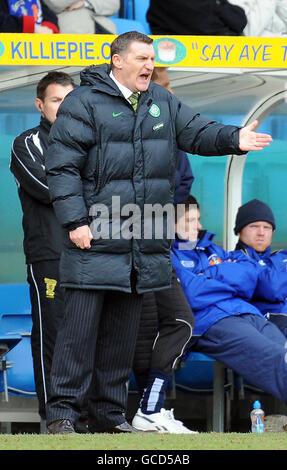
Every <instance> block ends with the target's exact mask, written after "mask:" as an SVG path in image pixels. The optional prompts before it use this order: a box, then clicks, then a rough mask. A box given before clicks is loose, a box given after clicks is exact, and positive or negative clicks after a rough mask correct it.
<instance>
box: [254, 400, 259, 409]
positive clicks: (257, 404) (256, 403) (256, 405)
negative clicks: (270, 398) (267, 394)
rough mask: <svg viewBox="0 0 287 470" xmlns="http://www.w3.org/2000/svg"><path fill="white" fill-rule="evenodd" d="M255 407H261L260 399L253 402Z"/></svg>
mask: <svg viewBox="0 0 287 470" xmlns="http://www.w3.org/2000/svg"><path fill="white" fill-rule="evenodd" d="M253 408H261V403H260V401H259V400H256V401H255V402H254V404H253Z"/></svg>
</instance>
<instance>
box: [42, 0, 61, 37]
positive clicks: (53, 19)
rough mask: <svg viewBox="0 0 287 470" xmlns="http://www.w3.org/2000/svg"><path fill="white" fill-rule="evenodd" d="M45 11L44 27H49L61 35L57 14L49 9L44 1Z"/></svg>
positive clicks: (43, 7)
mask: <svg viewBox="0 0 287 470" xmlns="http://www.w3.org/2000/svg"><path fill="white" fill-rule="evenodd" d="M41 5H42V10H43V21H42V26H47V27H49V28H51V29H52V30H53V32H54V33H59V27H58V18H57V16H56V15H55V13H54V12H53V11H52V10H50V8H48V6H47V5H46V4H45V3H44V2H43V1H42V3H41Z"/></svg>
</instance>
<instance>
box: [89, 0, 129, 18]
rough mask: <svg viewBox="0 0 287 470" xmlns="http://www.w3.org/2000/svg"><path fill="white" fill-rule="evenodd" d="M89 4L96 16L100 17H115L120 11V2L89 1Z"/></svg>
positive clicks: (111, 0) (115, 0)
mask: <svg viewBox="0 0 287 470" xmlns="http://www.w3.org/2000/svg"><path fill="white" fill-rule="evenodd" d="M89 3H90V4H91V5H92V7H93V8H94V10H95V14H96V15H99V16H113V15H115V14H116V13H117V12H118V11H119V9H120V6H121V5H120V0H108V1H105V2H103V0H89Z"/></svg>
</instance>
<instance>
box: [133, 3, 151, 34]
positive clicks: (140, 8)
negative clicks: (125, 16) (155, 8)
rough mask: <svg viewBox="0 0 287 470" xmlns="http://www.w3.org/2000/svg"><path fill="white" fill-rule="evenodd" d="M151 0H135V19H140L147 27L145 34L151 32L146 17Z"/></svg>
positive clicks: (145, 27)
mask: <svg viewBox="0 0 287 470" xmlns="http://www.w3.org/2000/svg"><path fill="white" fill-rule="evenodd" d="M148 7H149V0H134V19H135V20H136V21H139V22H140V23H141V24H142V25H143V26H144V29H145V34H151V30H150V25H149V23H148V22H147V19H146V13H147V10H148Z"/></svg>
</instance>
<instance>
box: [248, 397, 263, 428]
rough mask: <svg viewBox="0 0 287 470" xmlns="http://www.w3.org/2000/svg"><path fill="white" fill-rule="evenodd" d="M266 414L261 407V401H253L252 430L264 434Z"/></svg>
mask: <svg viewBox="0 0 287 470" xmlns="http://www.w3.org/2000/svg"><path fill="white" fill-rule="evenodd" d="M264 416H265V413H264V411H263V410H262V409H261V403H260V401H258V400H256V401H255V402H254V403H253V410H252V411H251V413H250V419H251V432H256V433H257V434H262V433H263V432H264Z"/></svg>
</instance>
